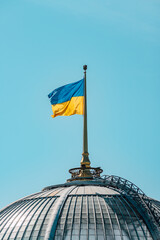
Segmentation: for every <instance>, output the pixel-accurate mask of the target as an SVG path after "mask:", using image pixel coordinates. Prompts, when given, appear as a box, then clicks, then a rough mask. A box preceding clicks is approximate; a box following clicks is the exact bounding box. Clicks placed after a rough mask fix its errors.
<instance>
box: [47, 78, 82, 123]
mask: <svg viewBox="0 0 160 240" xmlns="http://www.w3.org/2000/svg"><path fill="white" fill-rule="evenodd" d="M48 97H49V98H50V101H51V105H52V111H53V115H52V117H53V118H54V117H57V116H70V115H73V114H83V105H84V79H82V80H80V81H78V82H75V83H70V84H67V85H65V86H62V87H59V88H56V89H55V90H53V91H52V92H51V93H50V94H49V95H48Z"/></svg>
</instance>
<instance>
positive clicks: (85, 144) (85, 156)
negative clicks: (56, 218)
mask: <svg viewBox="0 0 160 240" xmlns="http://www.w3.org/2000/svg"><path fill="white" fill-rule="evenodd" d="M83 70H84V109H83V153H82V160H81V167H87V168H89V167H90V160H89V157H88V155H89V153H88V136H87V87H86V70H87V65H84V66H83Z"/></svg>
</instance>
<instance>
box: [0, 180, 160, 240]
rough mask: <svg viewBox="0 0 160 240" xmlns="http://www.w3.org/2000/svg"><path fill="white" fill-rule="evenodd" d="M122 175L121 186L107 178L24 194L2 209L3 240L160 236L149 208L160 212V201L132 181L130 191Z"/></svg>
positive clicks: (100, 239) (102, 238)
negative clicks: (146, 193)
mask: <svg viewBox="0 0 160 240" xmlns="http://www.w3.org/2000/svg"><path fill="white" fill-rule="evenodd" d="M112 178H113V176H112ZM106 179H107V178H106ZM108 179H109V178H108ZM110 180H111V176H110ZM122 180H123V179H121V178H119V183H120V185H118V184H115V182H114V181H112V183H111V181H110V182H107V181H106V180H105V179H97V180H92V181H75V182H69V183H66V184H61V185H56V186H50V187H47V188H45V189H43V190H42V191H41V192H39V193H36V194H33V195H30V196H27V197H25V198H23V199H20V200H18V201H16V202H14V203H13V204H11V205H9V206H7V207H6V208H4V209H2V210H1V211H0V239H1V240H20V239H23V240H36V239H37V240H42V239H43V240H44V239H45V240H47V239H50V240H53V239H55V240H63V239H65V240H69V239H73V240H76V239H77V240H79V239H83V240H85V239H86V240H94V239H95V240H105V239H109V240H112V239H116V240H120V239H123V240H127V239H131V240H132V239H139V240H144V239H145V240H151V239H156V240H158V239H160V238H159V235H158V234H159V227H160V225H159V223H158V221H157V220H156V215H155V213H154V212H153V211H151V210H150V209H149V207H148V204H152V208H154V211H155V212H156V213H157V214H158V213H159V214H160V202H158V201H156V200H153V199H150V198H147V197H146V196H145V195H143V192H142V191H140V190H139V191H138V192H137V193H136V194H135V192H136V191H137V190H135V189H137V188H136V187H135V185H133V184H132V187H131V186H130V192H129V191H128V190H126V189H127V188H126V187H127V186H129V185H127V184H128V183H127V180H126V182H125V183H126V186H125V184H123V185H122V182H124V181H122ZM117 182H118V180H117ZM118 186H119V187H118ZM131 188H132V190H131ZM128 189H129V187H128ZM142 197H143V199H145V200H144V201H142V200H141V202H140V200H139V199H142ZM147 201H148V202H147ZM147 208H148V211H147V210H146V209H147ZM157 216H159V215H157Z"/></svg>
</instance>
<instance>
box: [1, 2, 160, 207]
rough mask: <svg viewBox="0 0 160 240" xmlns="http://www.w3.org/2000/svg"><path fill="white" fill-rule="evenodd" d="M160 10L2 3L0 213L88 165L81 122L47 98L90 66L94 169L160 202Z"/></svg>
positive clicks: (154, 6)
mask: <svg viewBox="0 0 160 240" xmlns="http://www.w3.org/2000/svg"><path fill="white" fill-rule="evenodd" d="M159 13H160V1H159V0H152V1H150V0H134V1H129V0H122V1H119V0H105V1H104V0H102V1H99V0H76V1H75V0H67V1H66V0H14V1H13V0H8V1H6V0H1V2H0V109H1V115H0V116H1V117H0V136H1V138H0V189H1V198H0V208H2V207H4V206H5V205H7V204H9V203H11V202H13V201H15V200H17V199H19V198H21V197H24V196H26V195H28V194H32V193H34V192H37V191H40V190H41V189H42V188H43V187H45V186H48V185H52V184H58V183H63V182H65V181H66V179H67V178H69V177H70V175H69V173H68V169H69V168H72V167H78V166H79V165H80V160H81V153H82V130H83V121H82V120H83V117H82V116H78V115H74V116H72V117H57V118H55V119H52V118H51V117H50V116H51V114H52V112H51V106H50V103H49V100H48V98H47V95H48V93H49V92H51V91H52V90H53V89H55V88H57V87H59V86H62V85H64V84H67V83H70V82H74V81H78V80H80V79H81V78H82V77H83V70H82V66H83V65H84V64H88V71H87V87H88V88H87V92H88V139H89V153H90V160H91V162H92V166H94V167H97V166H101V167H102V168H103V170H104V174H113V175H118V176H121V177H124V178H126V179H128V180H130V181H132V182H133V183H135V184H136V185H138V186H139V187H140V188H141V189H142V190H143V191H144V192H145V193H146V194H147V195H149V196H150V197H153V198H156V199H158V200H160V191H159V184H160V67H159V62H160V17H159Z"/></svg>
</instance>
